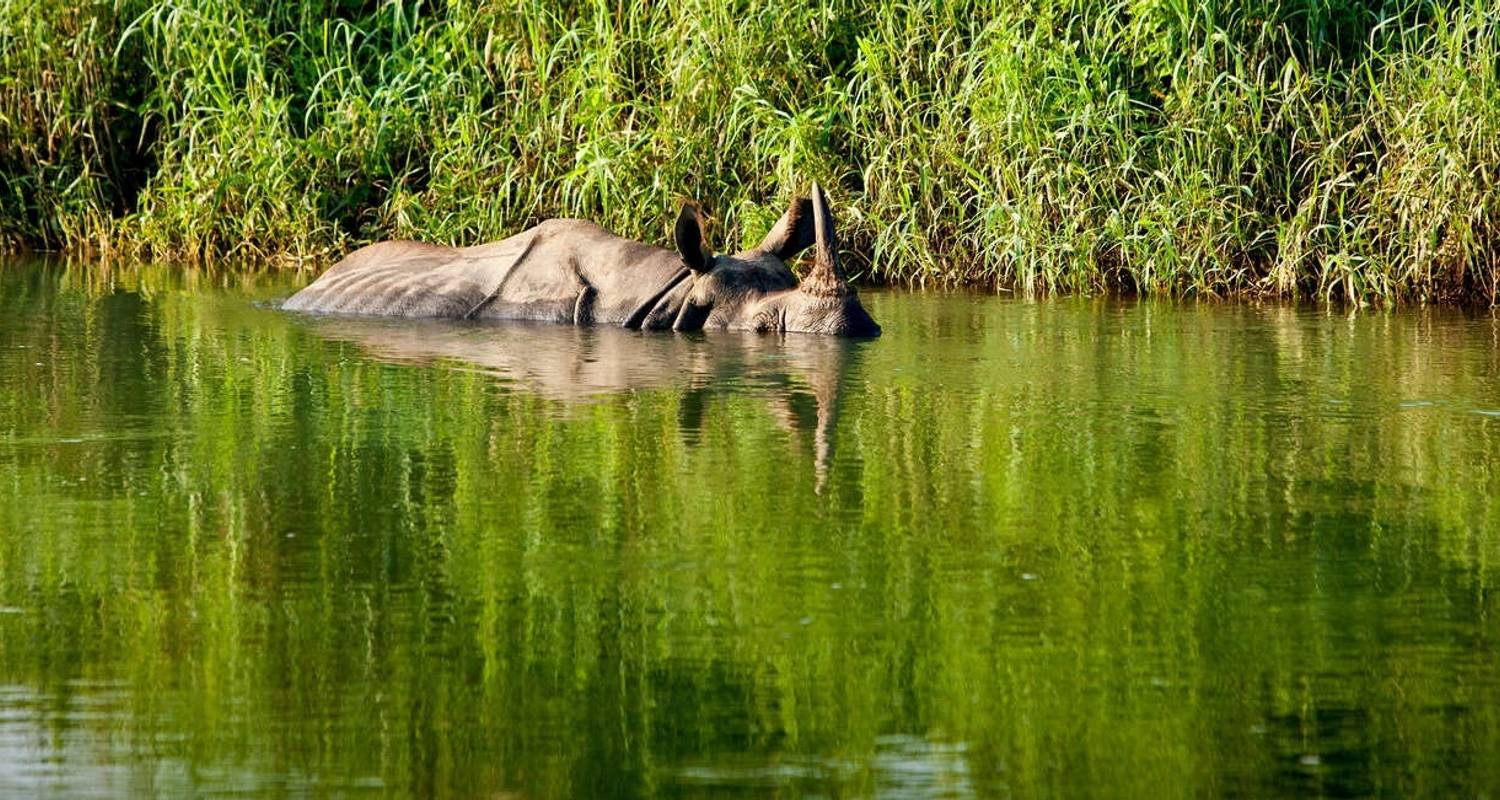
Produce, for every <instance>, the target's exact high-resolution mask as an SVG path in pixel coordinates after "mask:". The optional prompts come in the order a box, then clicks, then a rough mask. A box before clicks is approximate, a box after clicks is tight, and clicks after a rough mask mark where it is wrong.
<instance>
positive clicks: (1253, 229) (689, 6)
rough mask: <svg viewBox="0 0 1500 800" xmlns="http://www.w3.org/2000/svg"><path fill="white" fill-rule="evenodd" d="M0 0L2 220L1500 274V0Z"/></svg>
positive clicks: (1219, 285) (972, 266)
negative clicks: (97, 2)
mask: <svg viewBox="0 0 1500 800" xmlns="http://www.w3.org/2000/svg"><path fill="white" fill-rule="evenodd" d="M64 5H65V4H55V3H51V2H44V1H43V0H7V2H5V3H3V4H0V182H3V185H0V242H3V243H5V244H6V245H8V246H11V247H21V246H32V247H50V248H74V249H83V248H91V249H100V250H106V251H109V252H113V253H118V254H123V255H133V256H143V257H156V258H178V259H181V258H186V259H219V258H226V257H227V258H231V259H242V258H243V259H253V260H257V261H260V260H267V259H270V260H288V259H290V260H308V259H310V260H312V261H313V262H315V263H316V262H323V261H326V260H328V259H331V258H335V257H337V256H338V255H339V254H341V253H342V252H344V251H345V250H346V249H347V248H349V247H351V246H354V245H356V244H358V243H361V242H365V241H370V240H374V239H380V238H386V237H392V236H402V237H420V238H423V239H428V240H434V241H446V242H473V241H476V240H481V239H489V238H495V237H499V236H502V235H506V234H509V233H512V232H514V231H516V230H518V229H520V228H522V227H524V226H526V225H529V224H531V223H534V222H536V221H538V220H540V219H543V218H546V217H550V216H562V215H570V216H581V217H588V218H592V219H596V220H598V221H600V222H603V223H605V224H607V225H608V226H610V227H612V228H614V229H615V230H617V231H619V232H620V233H622V234H626V235H631V236H636V237H642V238H646V239H649V240H653V241H661V240H665V238H666V236H665V233H666V226H667V225H668V223H669V221H670V219H671V215H670V213H669V210H670V208H671V206H672V205H673V203H674V202H675V201H676V200H677V199H678V198H680V197H681V196H684V195H690V196H693V197H696V198H698V199H701V200H703V201H704V202H705V203H706V204H707V205H708V206H709V207H710V208H711V209H712V210H713V211H714V213H715V214H716V215H717V221H718V227H717V231H718V235H719V236H720V237H721V238H720V246H721V247H726V248H727V247H731V246H734V245H740V244H744V243H748V242H752V241H754V240H756V239H757V238H758V236H759V235H760V234H761V233H762V232H763V231H764V230H765V228H766V227H767V226H768V225H769V224H770V222H771V221H773V220H774V218H775V217H776V215H777V214H779V212H780V210H781V209H782V208H783V207H784V205H785V203H786V201H787V199H788V198H789V197H790V196H791V194H792V193H793V192H796V191H798V190H799V189H803V188H805V187H806V185H807V184H808V183H809V182H810V181H812V180H819V181H821V182H823V183H824V185H825V186H831V187H834V188H833V193H834V195H835V197H834V199H835V202H836V203H837V204H838V205H839V206H840V208H841V209H842V216H841V221H842V224H843V225H844V228H845V230H844V236H843V239H844V242H845V244H846V246H847V247H849V248H850V250H851V255H852V258H851V262H852V263H853V264H854V265H855V266H856V267H857V268H858V269H860V270H861V271H863V272H864V273H865V274H866V275H867V276H868V277H872V278H875V279H879V280H892V281H911V282H917V283H924V284H926V283H951V282H967V283H980V284H988V285H996V286H1004V287H1012V288H1016V289H1019V290H1023V291H1059V290H1061V291H1090V292H1093V291H1103V290H1124V291H1133V292H1143V293H1159V294H1211V295H1224V294H1233V293H1256V294H1267V295H1280V296H1301V297H1313V298H1323V299H1334V300H1341V299H1345V300H1346V299H1354V300H1381V299H1391V300H1413V301H1420V300H1434V299H1467V300H1477V301H1483V302H1488V303H1494V302H1495V301H1496V300H1497V298H1500V293H1497V291H1500V290H1497V283H1500V263H1497V256H1496V253H1497V252H1500V248H1497V247H1496V244H1495V237H1496V234H1497V231H1500V191H1497V189H1496V185H1495V184H1496V170H1495V167H1494V165H1495V164H1497V163H1500V89H1497V75H1496V69H1495V64H1496V63H1497V61H1500V52H1497V51H1500V43H1497V41H1500V37H1497V34H1500V30H1497V28H1500V9H1497V8H1496V7H1494V4H1493V3H1492V2H1489V0H1462V1H1461V2H1453V3H1437V4H1434V3H1423V2H1405V1H1403V2H1396V3H1386V4H1372V3H1363V2H1353V0H1286V1H1285V2H1273V1H1270V0H1258V1H1257V2H1250V3H1240V4H1206V5H1205V4H1193V3H1185V2H1176V1H1175V0H1115V1H1114V2H1103V1H1102V0H1073V1H1072V2H1061V1H1058V0H1038V1H1037V2H1030V3H1012V2H986V1H985V0H973V1H972V2H943V0H909V1H908V2H885V3H881V4H878V5H875V6H871V5H869V4H865V3H856V2H850V1H848V0H837V1H836V2H828V3H816V4H814V3H773V2H767V1H765V0H751V2H745V3H729V2H725V0H692V1H690V2H682V3H672V4H644V3H631V4H625V3H602V2H589V3H584V2H570V3H554V2H538V1H536V0H513V1H512V2H467V1H464V0H455V2H450V3H446V4H430V5H429V4H422V3H416V2H381V3H367V4H354V3H338V2H312V3H291V2H274V1H272V2H265V1H262V2H255V0H198V1H197V2H194V1H193V0H119V2H117V3H115V4H114V5H104V6H95V7H90V8H87V9H84V10H79V9H76V8H66V7H64Z"/></svg>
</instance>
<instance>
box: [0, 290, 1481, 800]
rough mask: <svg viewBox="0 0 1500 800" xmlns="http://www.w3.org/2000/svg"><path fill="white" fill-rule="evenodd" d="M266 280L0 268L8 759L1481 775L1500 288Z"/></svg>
mask: <svg viewBox="0 0 1500 800" xmlns="http://www.w3.org/2000/svg"><path fill="white" fill-rule="evenodd" d="M291 289H292V287H291V286H290V285H289V282H288V281H286V280H285V279H283V278H276V277H274V276H273V277H270V278H266V277H256V276H250V277H244V278H241V277H227V276H216V275H213V274H206V273H183V272H181V271H178V270H173V269H145V268H143V269H137V270H127V271H123V272H118V273H114V274H109V273H99V272H96V271H82V270H71V271H69V270H60V269H57V268H52V267H45V266H15V265H12V266H6V267H4V268H0V308H3V310H4V313H3V314H0V794H19V795H31V794H36V793H39V792H48V791H52V792H56V793H60V794H65V795H74V794H89V793H101V794H109V795H118V794H122V793H126V794H135V795H214V794H230V793H250V794H271V795H280V794H341V795H361V794H370V795H380V796H385V795H392V794H393V795H400V796H421V797H430V796H432V797H435V796H451V795H457V796H476V795H477V796H502V797H576V796H585V797H596V796H662V795H665V796H686V797H697V796H714V795H726V794H737V795H746V794H748V795H752V796H754V795H765V794H781V795H788V796H795V795H808V794H819V795H824V796H840V797H842V796H882V797H933V796H938V797H970V796H973V797H987V796H995V795H1005V794H1014V795H1023V796H1039V795H1040V796H1073V795H1079V794H1108V795H1111V796H1148V797H1153V798H1155V797H1158V796H1162V795H1167V796H1183V797H1188V796H1203V795H1214V796H1217V795H1245V796H1257V797H1259V796H1283V795H1288V794H1293V793H1300V794H1325V795H1362V794H1393V795H1413V796H1432V795H1447V794H1465V795H1471V794H1475V793H1476V792H1478V791H1481V790H1484V789H1486V788H1488V787H1491V786H1495V785H1497V784H1500V766H1497V764H1500V762H1497V761H1496V760H1495V759H1494V758H1493V757H1492V755H1493V754H1494V753H1495V752H1497V751H1500V680H1497V675H1500V673H1497V669H1500V667H1497V663H1496V660H1495V658H1494V641H1495V639H1496V636H1497V634H1500V630H1497V627H1496V622H1495V620H1496V619H1497V618H1500V616H1497V615H1496V614H1495V613H1494V609H1493V608H1492V604H1493V600H1492V593H1491V592H1490V591H1489V587H1490V585H1491V583H1492V581H1491V577H1492V576H1493V575H1494V574H1495V564H1496V563H1500V562H1497V557H1500V541H1497V536H1500V455H1497V454H1500V420H1497V419H1496V418H1495V417H1492V416H1487V415H1486V414H1484V413H1481V412H1485V411H1492V410H1494V409H1495V408H1496V406H1497V400H1496V398H1500V333H1497V331H1500V328H1497V326H1496V323H1495V321H1494V320H1493V319H1491V318H1489V317H1485V316H1473V317H1470V316H1465V315H1462V314H1456V313H1450V312H1438V311H1430V310H1423V311H1414V312H1409V313H1399V314H1356V315H1344V314H1342V313H1328V312H1324V311H1318V310H1296V309H1288V308H1283V307H1256V306H1233V305H1227V306H1196V305H1170V304H1155V303H1113V302H1103V301H1048V302H1015V301H1005V300H998V299H994V298H983V297H975V296H969V295H941V294H905V293H893V292H871V293H868V294H866V295H862V297H864V299H865V300H866V301H867V305H869V306H873V308H871V311H872V314H874V315H875V316H876V318H878V319H880V320H881V321H882V323H885V324H886V335H885V336H884V337H882V338H881V339H879V340H877V341H874V342H866V343H856V344H852V345H851V344H850V343H843V342H827V341H825V340H820V339H813V338H804V337H796V338H793V337H788V338H786V339H785V340H779V339H772V338H758V337H734V336H730V337H721V336H714V335H710V336H702V337H677V336H647V335H641V334H631V333H622V332H619V331H613V330H605V329H599V330H584V331H578V330H573V329H568V328H552V327H546V328H542V327H528V326H483V325H468V326H463V325H452V324H444V325H438V324H433V325H421V324H417V325H413V324H411V323H399V324H393V323H388V322H382V321H366V320H347V319H339V320H336V319H320V318H308V317H299V316H294V315H289V314H282V313H280V312H277V311H276V310H274V308H271V307H267V306H266V305H265V304H264V301H274V300H275V299H276V298H278V297H284V296H286V295H287V294H289V293H290V291H291ZM835 443H836V446H835Z"/></svg>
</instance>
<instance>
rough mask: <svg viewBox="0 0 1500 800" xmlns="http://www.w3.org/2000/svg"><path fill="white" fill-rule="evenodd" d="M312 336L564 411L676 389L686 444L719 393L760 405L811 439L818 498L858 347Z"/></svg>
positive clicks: (749, 341) (758, 339) (367, 328)
mask: <svg viewBox="0 0 1500 800" xmlns="http://www.w3.org/2000/svg"><path fill="white" fill-rule="evenodd" d="M309 324H310V325H311V327H312V329H313V330H314V331H316V332H317V333H319V334H320V335H322V336H325V337H327V338H330V339H337V340H342V341H348V342H352V343H355V344H358V345H359V346H361V347H363V348H364V349H366V350H367V351H369V352H370V353H371V354H372V355H375V356H377V357H379V358H385V359H391V360H397V361H409V362H418V363H426V362H431V361H454V362H458V363H461V364H466V365H469V366H471V367H474V368H478V369H480V370H482V371H485V372H489V373H493V374H494V375H496V376H497V377H500V378H503V379H505V380H509V381H512V382H514V383H516V384H518V385H520V386H521V387H523V388H525V389H526V390H528V391H532V392H535V393H537V394H540V395H542V396H544V397H548V398H551V399H554V400H561V401H567V402H579V401H586V400H588V399H591V398H597V397H599V396H602V395H609V394H616V393H620V392H626V391H633V390H639V389H666V388H681V389H683V390H685V392H686V394H685V396H684V398H683V401H682V404H681V407H680V408H681V410H680V412H679V424H680V427H681V429H682V432H683V435H684V436H685V437H686V438H687V439H688V441H690V442H692V441H696V439H697V438H698V434H699V433H700V432H701V429H702V423H703V413H704V409H705V408H706V406H707V405H708V401H709V399H710V398H711V397H713V396H714V395H716V394H720V393H728V392H742V393H743V392H749V393H753V394H756V395H759V396H761V397H763V398H764V399H765V401H766V403H767V404H768V406H769V408H770V411H771V413H772V414H773V416H774V418H775V419H776V421H777V424H778V425H780V426H781V427H782V428H783V429H784V430H786V431H787V432H788V433H790V434H792V435H794V436H798V437H802V438H804V440H805V439H806V438H808V437H810V438H811V447H812V452H813V464H814V470H815V477H816V479H817V480H816V488H817V491H818V492H820V493H821V492H822V490H823V487H824V484H825V483H826V481H827V477H828V465H829V462H830V461H831V459H832V456H833V443H834V430H835V427H836V425H837V421H838V410H839V404H840V394H841V391H842V386H843V383H844V381H845V376H846V375H847V374H849V373H850V372H851V370H852V368H853V366H854V365H855V364H856V362H857V359H858V352H859V348H860V347H862V346H864V344H863V343H860V342H851V341H848V340H844V339H834V338H827V337H813V336H789V337H768V336H757V335H752V334H744V335H735V334H733V333H728V334H722V335H715V336H712V337H686V336H668V337H651V336H642V335H640V334H639V333H637V332H634V331H628V330H620V329H616V328H610V327H584V328H571V327H560V326H552V325H543V324H526V323H514V324H506V325H493V324H484V323H472V322H451V321H444V320H408V319H401V320H393V319H382V318H378V317H318V318H312V319H310V320H309Z"/></svg>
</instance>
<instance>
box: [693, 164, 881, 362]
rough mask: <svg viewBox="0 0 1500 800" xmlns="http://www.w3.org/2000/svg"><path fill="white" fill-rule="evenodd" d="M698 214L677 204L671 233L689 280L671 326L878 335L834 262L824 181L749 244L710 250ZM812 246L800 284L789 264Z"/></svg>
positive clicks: (836, 259)
mask: <svg viewBox="0 0 1500 800" xmlns="http://www.w3.org/2000/svg"><path fill="white" fill-rule="evenodd" d="M703 230H704V224H703V216H702V212H701V211H700V210H699V207H698V206H697V204H695V203H688V204H686V205H684V206H683V209H682V213H681V214H679V215H678V217H677V225H676V228H675V236H676V240H677V250H678V253H679V254H680V255H681V256H682V261H683V264H685V265H686V266H687V267H688V269H690V270H692V275H693V281H692V286H691V288H690V290H689V292H688V296H687V297H686V299H685V300H684V304H683V307H682V309H681V313H679V314H678V315H677V317H676V319H675V320H674V322H673V325H672V327H673V329H675V330H680V331H684V330H699V329H702V328H705V327H708V328H731V329H740V330H751V331H756V332H761V333H822V334H832V335H835V336H864V337H869V336H879V335H880V326H879V325H877V324H875V321H874V320H873V319H870V315H869V314H868V313H867V312H866V311H865V309H864V306H862V305H860V303H859V295H858V293H857V292H856V291H855V290H854V287H853V286H850V285H849V281H848V280H846V279H845V277H844V274H843V272H842V270H841V269H840V268H839V253H838V237H837V235H836V234H835V232H834V226H833V215H832V213H831V212H830V211H829V210H828V198H827V196H825V195H824V194H823V189H822V187H820V186H818V185H817V184H816V183H814V184H813V186H812V197H811V198H806V197H801V198H797V199H796V200H794V201H792V205H791V207H790V208H788V209H787V211H786V213H785V214H783V215H782V217H781V219H780V220H779V221H777V223H776V224H775V225H774V226H773V227H772V228H771V231H770V232H769V233H767V234H766V236H765V238H764V239H762V240H761V242H760V244H758V245H756V246H755V247H754V248H752V249H750V250H745V251H743V252H739V253H734V254H732V255H730V254H719V255H714V254H713V253H712V252H711V251H710V250H709V248H708V247H707V246H706V243H705V241H704V234H703ZM808 246H814V248H815V249H814V251H813V263H812V269H811V270H810V271H809V272H808V273H807V276H806V277H805V278H803V279H802V281H801V282H800V283H799V282H798V281H797V277H796V276H795V275H793V274H792V271H791V269H790V268H789V267H787V262H788V261H790V260H791V259H793V258H794V257H796V255H797V254H798V253H800V252H802V251H803V250H805V249H807V248H808Z"/></svg>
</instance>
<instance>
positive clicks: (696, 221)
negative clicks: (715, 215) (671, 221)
mask: <svg viewBox="0 0 1500 800" xmlns="http://www.w3.org/2000/svg"><path fill="white" fill-rule="evenodd" d="M703 228H704V224H703V209H702V208H700V207H699V206H698V204H697V203H683V205H682V212H681V213H680V214H678V215H677V226H676V228H675V229H674V230H673V233H674V234H675V236H676V238H677V252H678V253H680V254H681V255H682V263H684V264H686V265H687V267H688V269H690V270H692V271H694V272H708V271H709V269H711V268H712V267H713V261H714V257H713V256H712V255H711V254H710V252H709V250H708V248H707V247H705V246H704V244H703Z"/></svg>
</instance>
